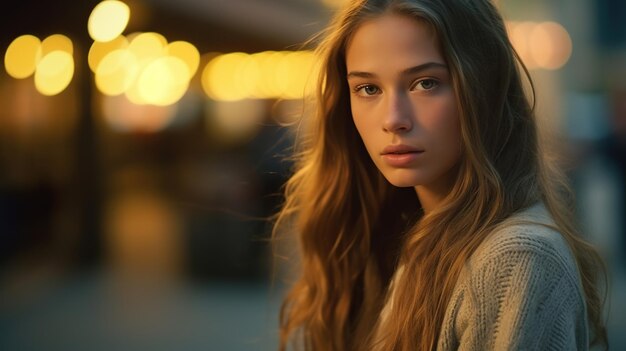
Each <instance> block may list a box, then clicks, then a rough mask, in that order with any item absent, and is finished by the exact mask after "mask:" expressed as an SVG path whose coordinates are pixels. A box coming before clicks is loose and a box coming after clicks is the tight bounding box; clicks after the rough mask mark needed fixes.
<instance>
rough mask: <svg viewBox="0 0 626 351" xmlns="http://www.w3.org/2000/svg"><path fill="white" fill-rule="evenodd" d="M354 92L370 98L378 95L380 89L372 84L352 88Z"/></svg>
mask: <svg viewBox="0 0 626 351" xmlns="http://www.w3.org/2000/svg"><path fill="white" fill-rule="evenodd" d="M354 92H355V93H356V94H358V95H361V96H372V95H376V94H380V89H379V88H378V87H377V86H375V85H372V84H362V85H358V86H356V87H355V88H354Z"/></svg>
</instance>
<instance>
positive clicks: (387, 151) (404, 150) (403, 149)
mask: <svg viewBox="0 0 626 351" xmlns="http://www.w3.org/2000/svg"><path fill="white" fill-rule="evenodd" d="M422 152H424V150H422V149H419V148H417V147H414V146H409V145H402V144H400V145H389V146H387V147H385V148H384V149H383V151H382V152H381V153H380V154H381V155H383V156H385V155H390V156H392V155H405V154H419V153H422Z"/></svg>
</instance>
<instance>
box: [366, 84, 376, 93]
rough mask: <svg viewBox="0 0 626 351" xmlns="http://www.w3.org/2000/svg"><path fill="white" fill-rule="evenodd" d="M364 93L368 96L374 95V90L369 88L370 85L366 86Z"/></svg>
mask: <svg viewBox="0 0 626 351" xmlns="http://www.w3.org/2000/svg"><path fill="white" fill-rule="evenodd" d="M365 92H366V93H368V94H374V93H376V88H375V87H373V86H371V85H369V86H366V87H365Z"/></svg>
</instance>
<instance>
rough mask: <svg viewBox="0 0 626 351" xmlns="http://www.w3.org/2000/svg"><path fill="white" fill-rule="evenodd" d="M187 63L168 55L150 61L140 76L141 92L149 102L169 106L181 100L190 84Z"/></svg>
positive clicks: (139, 85) (138, 83) (139, 86)
mask: <svg viewBox="0 0 626 351" xmlns="http://www.w3.org/2000/svg"><path fill="white" fill-rule="evenodd" d="M188 75H189V70H188V68H187V65H186V64H185V63H184V62H183V61H182V60H180V59H178V58H176V57H171V56H166V57H162V58H159V59H157V60H155V61H153V62H152V63H150V64H149V65H148V66H147V67H146V68H144V70H143V72H142V73H141V75H140V76H139V79H138V81H137V87H138V90H139V94H140V95H141V97H142V98H143V100H144V101H146V102H147V103H149V104H152V105H156V106H167V105H171V104H174V103H176V102H177V101H178V100H180V98H181V97H183V95H185V92H186V91H187V86H188V82H189V80H188Z"/></svg>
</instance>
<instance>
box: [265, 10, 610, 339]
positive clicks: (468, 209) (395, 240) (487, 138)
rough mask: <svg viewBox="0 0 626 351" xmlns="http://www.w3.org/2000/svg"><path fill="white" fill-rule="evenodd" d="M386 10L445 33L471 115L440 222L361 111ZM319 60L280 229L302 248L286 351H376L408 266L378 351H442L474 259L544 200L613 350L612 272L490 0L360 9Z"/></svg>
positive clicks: (457, 87) (598, 331)
mask: <svg viewBox="0 0 626 351" xmlns="http://www.w3.org/2000/svg"><path fill="white" fill-rule="evenodd" d="M388 13H393V14H400V15H404V16H409V17H411V18H414V19H416V20H419V21H422V22H423V23H427V24H428V25H429V26H430V27H431V28H432V29H433V30H434V33H435V35H436V37H437V39H438V41H439V44H440V49H441V51H442V54H443V57H444V58H445V60H446V61H447V64H448V67H449V70H450V74H451V76H452V82H453V87H454V92H455V97H456V102H457V105H458V108H459V114H460V125H461V134H462V144H463V155H462V157H461V161H460V164H459V165H458V173H457V178H456V181H455V184H454V186H453V188H452V190H451V191H450V193H449V195H448V196H447V197H446V198H445V199H444V201H443V202H442V204H441V206H439V208H437V209H436V210H433V211H432V212H429V213H428V214H425V213H424V212H423V211H422V210H421V209H420V204H419V199H418V198H417V195H416V193H415V190H414V188H412V187H409V188H398V187H394V186H393V185H391V184H390V183H389V182H387V181H386V180H385V179H384V177H383V176H382V174H381V173H380V172H379V171H378V169H377V168H376V166H375V165H374V163H373V162H372V160H371V158H370V156H369V155H368V153H367V151H366V149H365V146H364V144H363V142H362V140H361V138H360V136H359V134H358V132H357V130H356V128H355V126H354V123H353V120H352V117H351V112H350V99H349V88H348V84H347V81H346V59H345V53H346V46H347V43H348V42H349V40H350V38H351V36H352V35H353V34H354V32H355V31H356V30H357V29H358V28H359V26H360V25H361V24H362V23H363V22H365V21H368V20H371V19H373V18H376V17H379V16H381V15H383V14H388ZM318 54H319V57H320V58H321V70H320V76H319V84H318V88H317V91H316V110H315V114H314V117H313V118H311V119H310V121H309V123H308V124H307V127H306V128H303V130H302V131H300V134H299V136H298V140H297V142H298V144H297V145H298V146H297V149H296V150H297V153H296V164H295V165H296V166H295V172H294V174H293V176H292V177H291V178H290V179H289V181H288V182H287V183H286V185H285V201H284V205H283V207H282V210H281V211H280V212H279V213H278V215H277V220H276V223H275V227H274V235H275V237H277V236H280V235H282V234H281V233H290V234H293V233H296V234H297V239H298V249H299V253H298V256H299V262H298V267H299V275H298V279H297V281H296V282H295V283H294V284H293V285H292V287H291V290H290V291H289V292H288V294H287V296H286V298H285V300H284V302H283V306H282V309H281V314H280V327H281V329H280V330H281V333H280V349H281V350H285V349H287V348H288V347H289V345H292V344H293V345H296V346H303V347H304V349H306V350H364V349H368V348H369V347H370V346H371V343H372V340H371V335H372V334H373V333H372V331H373V330H374V329H375V328H376V326H377V321H378V319H379V318H378V317H379V315H380V312H381V309H382V307H383V305H384V304H385V300H386V299H387V287H388V286H389V284H390V280H391V277H392V275H393V272H394V271H395V269H396V268H397V267H399V266H403V267H404V273H405V276H409V277H411V279H401V280H399V281H397V282H395V283H394V284H395V286H394V291H395V292H394V304H393V311H392V312H391V313H389V316H390V318H389V320H388V321H387V322H386V323H385V325H384V328H385V330H384V335H386V337H385V338H384V340H382V341H381V344H380V345H378V346H380V347H381V349H383V350H431V349H434V348H435V347H436V344H437V339H438V336H439V332H440V329H441V324H442V321H443V318H444V313H445V310H446V306H447V305H448V302H449V301H450V298H451V294H452V291H453V288H454V286H455V283H456V281H457V279H458V277H459V274H460V271H461V268H462V267H463V265H464V263H465V262H466V261H467V260H468V258H469V257H470V256H471V255H472V253H473V252H474V251H475V250H476V248H477V247H478V245H479V244H480V243H481V242H482V241H483V239H484V238H485V237H486V236H487V234H489V233H490V231H491V230H493V228H494V227H495V226H496V225H497V224H499V223H501V222H502V221H503V220H504V219H506V218H507V217H510V216H511V215H513V214H514V213H515V212H518V211H520V210H523V209H525V208H527V207H529V206H531V205H532V204H534V203H536V202H543V203H544V204H545V205H546V208H547V209H548V211H549V212H550V214H551V215H552V217H553V218H554V221H555V223H556V226H557V227H558V228H557V229H558V231H559V232H561V233H562V235H563V236H564V238H565V239H566V240H567V242H568V243H569V245H570V247H571V248H572V251H573V253H574V255H575V258H576V260H577V264H578V269H579V271H580V273H581V277H582V284H583V288H584V292H585V297H586V302H587V309H588V318H589V321H590V327H591V328H592V331H593V335H594V336H595V337H594V339H593V342H592V345H593V344H603V345H608V343H607V337H606V330H605V326H604V323H603V318H602V312H603V304H604V300H603V299H601V295H602V294H601V293H600V291H601V289H600V288H599V284H600V282H602V281H603V280H602V279H601V278H602V277H603V276H602V274H604V277H605V276H606V271H605V265H604V263H603V261H602V259H601V258H600V256H599V255H598V254H597V252H596V251H595V250H594V248H593V247H592V246H591V245H589V244H588V243H586V242H585V241H584V240H582V239H581V237H580V235H579V233H578V232H577V230H576V228H575V227H574V226H573V225H572V223H574V221H573V220H572V216H573V209H572V206H571V204H572V199H571V198H570V197H569V196H568V195H567V194H569V189H568V187H567V184H566V182H565V181H564V180H565V177H564V176H563V175H562V174H561V173H559V171H558V170H557V169H555V168H554V167H552V164H553V163H552V162H548V161H547V160H546V154H545V151H544V150H542V148H541V146H540V143H539V138H538V133H537V129H536V123H535V116H534V89H533V88H532V82H531V80H530V76H529V73H528V71H527V70H526V68H525V66H524V65H523V63H522V62H521V60H520V58H519V56H518V55H517V54H516V52H515V50H514V49H513V47H512V46H511V43H510V42H509V39H508V36H507V32H506V28H505V25H504V22H503V20H502V18H501V16H500V15H499V13H498V11H497V9H496V8H495V7H494V6H493V5H492V4H491V3H490V2H489V1H487V0H448V1H441V0H355V1H350V2H349V4H347V5H346V6H345V7H344V9H343V10H342V11H340V12H339V13H338V15H337V16H336V17H335V19H334V20H333V22H332V24H331V26H330V27H329V29H328V31H327V32H325V33H324V39H323V40H321V42H320V43H319V46H318ZM524 79H526V81H524ZM525 82H528V83H530V84H528V86H530V92H526V91H525V89H524V86H525ZM527 93H528V94H527ZM527 95H531V97H532V101H533V103H532V104H531V103H530V101H529V100H530V97H529V96H527ZM378 346H377V347H378Z"/></svg>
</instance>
